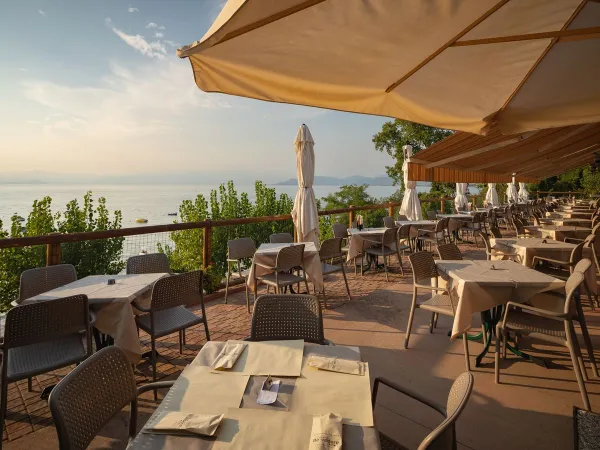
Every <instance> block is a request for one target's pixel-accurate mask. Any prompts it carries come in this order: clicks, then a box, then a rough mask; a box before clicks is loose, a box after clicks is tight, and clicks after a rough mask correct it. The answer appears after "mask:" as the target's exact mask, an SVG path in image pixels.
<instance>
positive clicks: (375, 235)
mask: <svg viewBox="0 0 600 450" xmlns="http://www.w3.org/2000/svg"><path fill="white" fill-rule="evenodd" d="M385 230H387V228H363V229H362V230H358V229H357V228H349V229H348V234H349V235H350V236H351V239H350V245H349V246H348V256H347V260H348V261H352V260H353V259H354V258H356V257H357V256H360V254H361V253H362V251H363V244H364V241H365V239H369V240H373V241H379V242H381V240H382V239H383V233H385ZM372 246H373V244H369V245H366V246H365V248H368V247H372Z"/></svg>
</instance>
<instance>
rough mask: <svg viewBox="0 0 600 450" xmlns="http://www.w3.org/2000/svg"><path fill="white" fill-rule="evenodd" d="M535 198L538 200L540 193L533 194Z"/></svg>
mask: <svg viewBox="0 0 600 450" xmlns="http://www.w3.org/2000/svg"><path fill="white" fill-rule="evenodd" d="M535 198H537V199H538V200H539V199H540V191H536V192H535Z"/></svg>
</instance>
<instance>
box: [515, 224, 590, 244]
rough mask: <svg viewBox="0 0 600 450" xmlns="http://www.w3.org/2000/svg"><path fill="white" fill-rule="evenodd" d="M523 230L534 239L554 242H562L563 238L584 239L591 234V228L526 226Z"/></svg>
mask: <svg viewBox="0 0 600 450" xmlns="http://www.w3.org/2000/svg"><path fill="white" fill-rule="evenodd" d="M525 229H526V230H528V231H529V234H531V235H532V236H534V237H537V238H540V239H554V240H555V241H564V240H565V238H576V239H585V238H586V237H587V236H588V235H589V234H590V233H591V232H592V229H591V228H586V227H573V226H559V225H545V226H537V225H527V226H525Z"/></svg>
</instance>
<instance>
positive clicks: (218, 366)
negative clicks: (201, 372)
mask: <svg viewBox="0 0 600 450" xmlns="http://www.w3.org/2000/svg"><path fill="white" fill-rule="evenodd" d="M247 345H248V344H247V343H245V342H233V341H227V342H225V347H223V350H221V353H219V356H217V359H215V362H214V363H213V366H212V368H213V369H214V370H226V369H231V368H232V367H233V366H234V364H235V362H236V361H237V360H238V358H239V357H240V355H241V354H242V352H243V351H244V349H245V348H246V346H247Z"/></svg>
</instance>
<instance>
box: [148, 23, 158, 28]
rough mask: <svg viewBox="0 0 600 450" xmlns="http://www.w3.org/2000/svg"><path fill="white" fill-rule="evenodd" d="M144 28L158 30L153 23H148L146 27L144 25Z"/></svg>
mask: <svg viewBox="0 0 600 450" xmlns="http://www.w3.org/2000/svg"><path fill="white" fill-rule="evenodd" d="M146 28H158V25H157V24H155V23H154V22H150V23H149V24H148V25H146Z"/></svg>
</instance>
